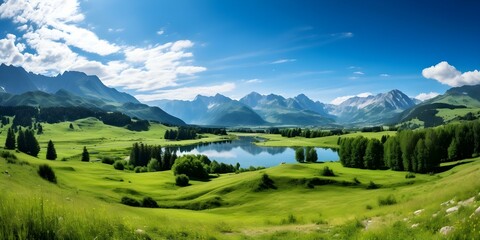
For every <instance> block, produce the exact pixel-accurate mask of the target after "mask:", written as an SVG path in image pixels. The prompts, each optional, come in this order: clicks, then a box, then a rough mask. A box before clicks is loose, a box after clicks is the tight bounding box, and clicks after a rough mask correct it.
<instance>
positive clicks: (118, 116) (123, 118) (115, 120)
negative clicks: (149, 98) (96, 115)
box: [101, 112, 132, 127]
mask: <svg viewBox="0 0 480 240" xmlns="http://www.w3.org/2000/svg"><path fill="white" fill-rule="evenodd" d="M101 120H102V122H103V123H105V124H107V125H112V126H116V127H125V126H127V125H128V124H131V123H132V119H131V118H130V117H129V116H127V115H125V114H123V113H121V112H112V113H105V114H103V116H101Z"/></svg>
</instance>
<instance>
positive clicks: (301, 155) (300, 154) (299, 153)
mask: <svg viewBox="0 0 480 240" xmlns="http://www.w3.org/2000/svg"><path fill="white" fill-rule="evenodd" d="M295 160H297V162H300V163H303V162H305V150H304V149H303V147H299V148H297V149H295Z"/></svg>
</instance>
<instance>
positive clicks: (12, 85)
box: [0, 64, 140, 103]
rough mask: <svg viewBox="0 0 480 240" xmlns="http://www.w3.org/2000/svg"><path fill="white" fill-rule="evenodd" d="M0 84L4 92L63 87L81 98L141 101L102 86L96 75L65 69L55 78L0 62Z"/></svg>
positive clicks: (52, 90)
mask: <svg viewBox="0 0 480 240" xmlns="http://www.w3.org/2000/svg"><path fill="white" fill-rule="evenodd" d="M0 87H1V88H2V89H3V90H4V91H5V92H7V93H11V94H22V93H25V92H32V91H42V92H46V93H56V92H57V91H59V90H61V89H64V90H67V91H69V92H71V93H74V94H76V95H78V96H81V97H86V98H93V99H101V100H104V101H107V102H119V103H127V102H132V103H140V102H139V101H138V100H137V99H136V98H135V97H133V96H131V95H129V94H127V93H123V92H119V91H118V90H116V89H115V88H109V87H107V86H105V85H104V84H103V83H102V81H100V79H99V78H98V77H97V76H89V75H87V74H85V73H82V72H75V71H67V72H64V73H63V74H59V75H57V76H55V77H47V76H43V75H40V74H34V73H29V72H27V71H25V69H23V68H22V67H14V66H7V65H5V64H1V65H0Z"/></svg>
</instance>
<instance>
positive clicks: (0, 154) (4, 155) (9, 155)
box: [0, 151, 17, 159]
mask: <svg viewBox="0 0 480 240" xmlns="http://www.w3.org/2000/svg"><path fill="white" fill-rule="evenodd" d="M0 157H2V158H5V159H8V158H11V159H17V156H15V154H13V153H11V152H7V151H1V152H0Z"/></svg>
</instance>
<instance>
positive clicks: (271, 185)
mask: <svg viewBox="0 0 480 240" xmlns="http://www.w3.org/2000/svg"><path fill="white" fill-rule="evenodd" d="M268 189H277V187H276V186H275V182H274V181H273V180H272V179H271V178H270V177H269V176H268V174H266V173H264V174H263V175H262V178H261V179H260V183H259V184H258V186H257V188H256V189H255V190H256V191H257V192H258V191H263V190H268Z"/></svg>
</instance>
